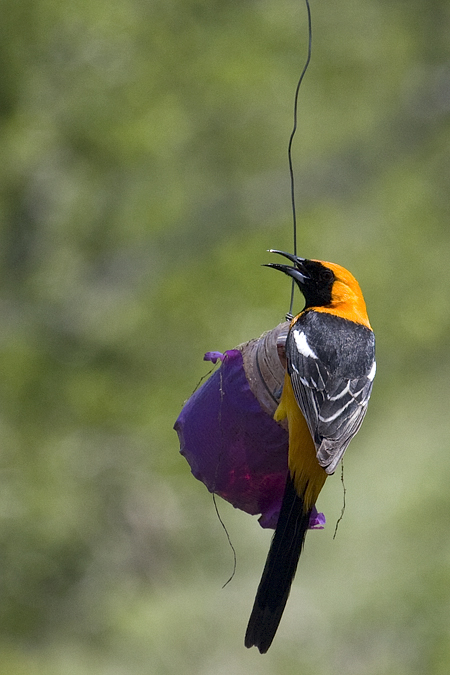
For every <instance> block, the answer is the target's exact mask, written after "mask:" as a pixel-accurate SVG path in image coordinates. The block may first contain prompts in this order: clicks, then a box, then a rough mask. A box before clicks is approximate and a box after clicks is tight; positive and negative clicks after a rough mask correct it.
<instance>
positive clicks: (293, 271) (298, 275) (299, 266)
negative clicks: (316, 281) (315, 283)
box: [264, 249, 310, 285]
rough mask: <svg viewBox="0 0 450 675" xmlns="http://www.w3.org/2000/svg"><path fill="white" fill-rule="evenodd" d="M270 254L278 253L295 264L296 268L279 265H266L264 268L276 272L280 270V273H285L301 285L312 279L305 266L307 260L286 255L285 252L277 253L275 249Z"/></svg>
mask: <svg viewBox="0 0 450 675" xmlns="http://www.w3.org/2000/svg"><path fill="white" fill-rule="evenodd" d="M269 253H278V254H279V255H282V256H284V257H285V258H287V259H288V260H290V261H291V262H293V263H294V267H291V266H290V265H280V264H278V263H268V264H267V265H264V267H273V268H274V269H276V270H280V272H284V273H285V274H287V275H288V276H290V277H292V278H293V279H295V281H297V282H298V283H299V284H300V285H302V284H304V283H305V281H307V280H308V279H309V278H310V277H309V274H308V273H307V272H306V270H305V267H304V264H303V263H304V261H305V258H299V257H298V256H296V255H293V254H292V253H286V252H285V251H277V250H275V249H270V250H269Z"/></svg>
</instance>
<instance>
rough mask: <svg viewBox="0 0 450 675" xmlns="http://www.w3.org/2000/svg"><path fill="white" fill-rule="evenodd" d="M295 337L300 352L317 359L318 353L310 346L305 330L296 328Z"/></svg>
mask: <svg viewBox="0 0 450 675" xmlns="http://www.w3.org/2000/svg"><path fill="white" fill-rule="evenodd" d="M294 339H295V344H296V345H297V349H298V351H299V352H300V354H302V355H303V356H306V357H309V358H311V359H316V360H317V354H316V352H315V351H313V350H312V349H311V347H310V346H309V344H308V340H307V339H306V335H305V334H304V332H303V331H300V330H294Z"/></svg>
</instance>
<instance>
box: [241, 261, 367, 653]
mask: <svg viewBox="0 0 450 675" xmlns="http://www.w3.org/2000/svg"><path fill="white" fill-rule="evenodd" d="M271 253H279V254H281V255H283V256H285V257H286V258H288V259H289V260H290V261H291V262H292V263H293V265H294V266H293V267H290V266H289V265H279V264H270V265H268V267H274V268H275V269H277V270H281V271H282V272H284V273H285V274H288V275H289V276H291V277H292V278H293V279H294V280H295V281H296V283H297V284H298V286H299V288H300V290H301V292H302V293H303V295H304V298H305V307H304V309H303V310H302V311H301V312H300V314H298V315H297V316H296V317H294V319H293V320H292V322H291V324H290V328H289V333H288V336H287V339H286V347H285V350H286V374H285V379H284V385H283V392H282V395H281V399H280V403H279V406H278V408H277V410H276V412H275V415H274V418H275V419H276V420H277V421H280V420H283V419H285V418H287V421H288V428H289V454H288V467H289V471H288V476H287V481H286V487H285V492H284V497H283V502H282V506H281V511H280V516H279V519H278V523H277V527H276V529H275V534H274V536H273V539H272V543H271V546H270V550H269V554H268V556H267V560H266V564H265V567H264V571H263V574H262V578H261V581H260V584H259V587H258V591H257V594H256V598H255V603H254V606H253V610H252V613H251V616H250V620H249V623H248V627H247V632H246V635H245V645H246V647H252V646H253V645H255V646H256V647H258V649H259V651H260V652H261V653H262V654H263V653H265V652H266V651H267V650H268V649H269V647H270V645H271V643H272V640H273V638H274V635H275V633H276V631H277V628H278V624H279V622H280V619H281V616H282V614H283V610H284V607H285V605H286V602H287V599H288V596H289V592H290V589H291V584H292V581H293V579H294V575H295V572H296V569H297V564H298V559H299V556H300V552H301V550H302V546H303V542H304V539H305V534H306V531H307V529H308V525H309V517H310V513H311V509H312V507H313V506H314V504H315V502H316V500H317V497H318V496H319V493H320V491H321V489H322V487H323V485H324V483H325V480H326V478H327V476H328V475H330V474H332V473H334V471H335V469H336V467H337V465H338V463H339V461H340V460H341V458H342V456H343V454H344V452H345V450H346V448H347V446H348V444H349V443H350V441H351V439H352V438H353V436H354V435H355V434H356V432H357V431H358V429H359V427H360V426H361V423H362V421H363V418H364V415H365V413H366V409H367V404H368V401H369V397H370V393H371V390H372V383H373V378H374V377H375V370H376V366H375V338H374V334H373V332H372V329H371V326H370V323H369V319H368V316H367V311H366V305H365V302H364V298H363V295H362V293H361V290H360V287H359V285H358V282H357V281H356V279H355V278H354V277H353V275H352V274H350V272H348V271H347V270H345V269H344V268H343V267H340V265H335V264H334V263H328V262H322V261H320V260H307V259H304V258H298V257H297V256H295V255H291V254H289V253H285V252H283V251H271Z"/></svg>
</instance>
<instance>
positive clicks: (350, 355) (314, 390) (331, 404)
mask: <svg viewBox="0 0 450 675" xmlns="http://www.w3.org/2000/svg"><path fill="white" fill-rule="evenodd" d="M286 358H287V368H288V373H289V375H290V378H291V382H292V386H293V390H294V394H295V398H296V400H297V403H298V405H299V406H300V409H301V411H302V412H303V415H304V416H305V419H306V422H307V424H308V427H309V430H310V432H311V436H312V437H313V439H314V443H315V445H316V453H317V459H318V461H319V464H320V465H321V466H323V467H324V469H325V470H326V472H327V473H329V474H331V473H334V471H335V469H336V467H337V465H338V463H339V461H340V459H341V458H342V456H343V454H344V452H345V450H346V448H347V446H348V444H349V443H350V441H351V439H352V438H353V436H354V435H355V434H356V432H357V431H358V429H359V427H360V426H361V424H362V421H363V419H364V415H365V414H366V410H367V404H368V402H369V398H370V394H371V391H372V384H373V378H374V377H375V339H374V336H373V332H372V331H371V330H370V329H369V328H366V327H365V326H362V325H361V324H357V323H353V322H350V321H347V320H346V319H341V318H340V317H336V316H333V315H332V314H328V313H325V312H315V311H308V312H305V313H304V314H302V315H300V317H299V319H298V320H297V321H296V323H295V324H294V325H293V326H292V328H291V330H290V332H289V335H288V338H287V340H286Z"/></svg>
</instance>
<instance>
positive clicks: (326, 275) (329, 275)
mask: <svg viewBox="0 0 450 675" xmlns="http://www.w3.org/2000/svg"><path fill="white" fill-rule="evenodd" d="M320 278H321V279H322V281H324V282H326V283H329V282H330V281H331V280H332V279H334V274H333V272H332V271H331V270H330V269H328V268H325V269H324V270H322V272H321V273H320Z"/></svg>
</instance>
